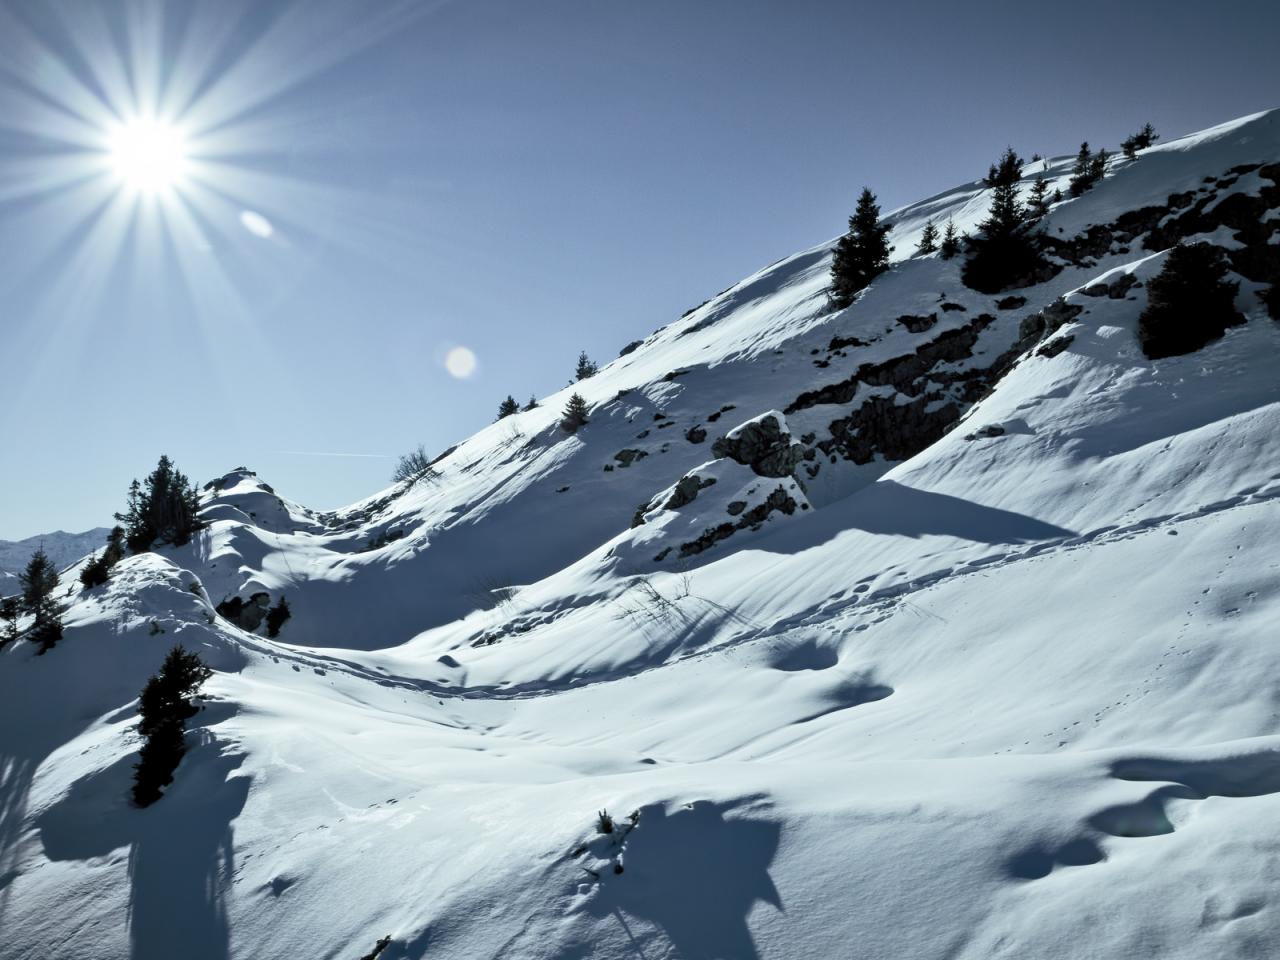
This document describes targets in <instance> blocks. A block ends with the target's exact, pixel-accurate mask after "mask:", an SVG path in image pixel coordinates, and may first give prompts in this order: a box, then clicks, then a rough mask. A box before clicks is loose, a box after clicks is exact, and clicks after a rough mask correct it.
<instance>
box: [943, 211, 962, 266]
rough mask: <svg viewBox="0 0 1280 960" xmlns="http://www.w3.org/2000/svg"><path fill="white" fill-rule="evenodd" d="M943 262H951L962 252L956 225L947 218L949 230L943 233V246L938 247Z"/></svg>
mask: <svg viewBox="0 0 1280 960" xmlns="http://www.w3.org/2000/svg"><path fill="white" fill-rule="evenodd" d="M938 250H939V251H940V252H941V253H942V259H943V260H950V259H951V258H952V257H954V256H955V255H956V254H957V253H959V252H960V238H959V237H958V236H957V235H956V225H955V224H954V223H953V222H952V221H951V218H950V217H948V218H947V229H946V230H944V231H943V232H942V244H941V245H940V246H939V247H938Z"/></svg>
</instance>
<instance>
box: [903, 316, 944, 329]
mask: <svg viewBox="0 0 1280 960" xmlns="http://www.w3.org/2000/svg"><path fill="white" fill-rule="evenodd" d="M937 322H938V315H937V314H936V313H931V314H929V315H928V316H927V317H920V316H913V315H912V314H909V313H904V314H903V315H902V316H900V317H899V318H898V323H900V324H902V325H903V326H904V327H906V328H907V329H908V330H910V331H911V332H912V333H924V332H925V331H926V330H928V329H929V328H930V327H932V326H933V325H934V324H935V323H937Z"/></svg>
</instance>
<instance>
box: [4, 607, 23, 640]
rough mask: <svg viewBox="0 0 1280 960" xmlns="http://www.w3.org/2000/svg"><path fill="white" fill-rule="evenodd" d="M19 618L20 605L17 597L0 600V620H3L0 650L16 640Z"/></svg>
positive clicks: (20, 613)
mask: <svg viewBox="0 0 1280 960" xmlns="http://www.w3.org/2000/svg"><path fill="white" fill-rule="evenodd" d="M20 616H22V604H21V602H20V601H19V599H18V598H17V597H5V598H4V599H3V600H0V619H3V620H4V629H3V630H0V648H3V647H4V645H5V644H7V643H12V642H13V641H14V640H17V639H18V618H19V617H20Z"/></svg>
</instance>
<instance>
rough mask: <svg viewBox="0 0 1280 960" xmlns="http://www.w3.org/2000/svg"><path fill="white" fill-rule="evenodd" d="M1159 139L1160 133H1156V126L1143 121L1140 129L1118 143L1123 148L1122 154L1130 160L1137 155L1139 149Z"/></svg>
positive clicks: (1143, 148) (1145, 147)
mask: <svg viewBox="0 0 1280 960" xmlns="http://www.w3.org/2000/svg"><path fill="white" fill-rule="evenodd" d="M1159 139H1160V134H1158V133H1156V128H1155V127H1153V126H1152V125H1151V124H1149V123H1144V124H1143V125H1142V129H1141V130H1139V131H1138V132H1137V133H1135V134H1134V135H1133V136H1131V137H1126V138H1125V140H1124V142H1123V143H1121V144H1120V147H1121V149H1123V150H1124V155H1125V156H1126V157H1128V158H1129V159H1130V160H1133V159H1135V158H1136V157H1137V155H1138V151H1139V150H1145V149H1147V147H1149V146H1151V145H1152V144H1154V143H1155V142H1156V141H1157V140H1159Z"/></svg>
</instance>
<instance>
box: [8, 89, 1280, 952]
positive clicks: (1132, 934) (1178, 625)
mask: <svg viewBox="0 0 1280 960" xmlns="http://www.w3.org/2000/svg"><path fill="white" fill-rule="evenodd" d="M1070 168H1071V160H1070V158H1056V159H1050V160H1047V161H1043V162H1036V163H1033V164H1030V165H1028V167H1027V169H1026V170H1025V171H1024V177H1025V178H1026V181H1027V184H1029V182H1030V180H1031V179H1032V178H1034V177H1036V176H1040V175H1043V176H1045V177H1046V178H1047V179H1048V180H1049V181H1050V190H1051V191H1052V189H1053V188H1054V187H1060V188H1061V189H1062V190H1063V193H1064V194H1066V193H1067V179H1068V177H1069V176H1070ZM1024 186H1025V185H1024ZM989 199H990V191H989V189H988V188H987V187H985V186H984V185H983V184H982V182H980V181H976V182H973V183H969V184H965V185H963V186H960V187H957V188H956V189H954V190H950V191H947V192H945V193H941V194H939V195H937V196H934V197H931V198H929V199H928V200H925V201H922V202H920V203H917V204H913V205H911V206H908V207H905V208H903V209H901V210H898V211H895V212H894V213H893V214H891V215H890V216H889V217H888V220H889V221H890V222H891V223H892V224H893V232H892V234H891V239H892V241H893V242H894V243H895V244H896V248H897V249H896V253H895V257H896V260H895V262H894V265H893V268H892V269H891V270H890V271H889V272H887V273H885V274H883V275H882V276H880V277H879V278H877V279H876V280H875V282H874V283H873V284H872V285H871V286H870V287H869V288H868V289H867V290H866V291H865V292H864V293H863V294H862V296H861V297H860V298H859V299H858V300H857V301H856V302H855V303H854V304H853V305H852V306H851V307H849V308H847V309H845V310H841V311H837V312H830V311H829V310H828V309H827V308H826V299H825V286H826V283H827V275H828V269H829V266H830V256H829V250H830V248H831V242H830V241H826V242H823V243H821V244H818V245H816V246H814V247H813V248H811V249H809V250H806V251H803V252H801V253H797V254H795V255H794V256H791V257H788V258H786V259H784V260H782V261H779V262H778V263H775V264H773V265H771V266H769V267H766V268H765V269H763V270H761V271H759V272H757V273H755V274H753V275H752V276H750V277H748V278H746V279H745V280H743V281H742V282H740V283H738V284H736V285H734V286H733V287H731V288H729V289H728V290H725V291H724V292H722V293H720V294H718V295H717V296H715V297H713V298H712V299H711V300H709V301H707V302H706V303H704V304H702V305H700V306H699V307H697V308H696V309H694V310H692V311H690V312H689V313H688V314H686V315H685V316H684V317H682V318H680V319H679V320H678V321H676V322H674V323H672V324H670V325H668V326H666V327H663V328H662V329H660V330H658V331H657V332H656V333H654V334H652V335H650V336H649V337H647V338H646V339H645V340H643V341H641V342H640V343H639V344H637V345H633V347H632V348H629V349H628V351H626V352H624V355H623V356H621V357H620V358H618V359H617V360H615V361H614V362H613V363H611V364H609V365H607V366H606V367H604V368H603V369H602V370H600V372H599V373H598V374H596V375H595V376H593V377H591V378H589V379H587V380H584V381H582V382H580V383H578V384H576V385H575V386H574V387H573V388H569V389H566V390H564V391H562V392H561V393H559V394H556V395H553V396H551V397H547V398H545V399H543V400H542V401H541V405H540V406H539V407H537V408H536V409H533V410H530V411H527V412H522V413H519V414H516V415H514V416H511V417H507V418H505V419H502V420H500V421H499V422H497V423H495V424H493V425H491V426H489V427H486V428H485V429H483V430H481V431H480V432H478V433H477V434H475V435H474V436H472V437H470V438H468V439H466V440H465V441H463V442H461V443H459V444H458V445H457V446H456V447H454V448H452V449H451V450H449V451H448V452H446V453H445V454H444V455H442V456H441V457H440V458H439V459H438V460H437V462H436V464H435V466H436V469H437V471H438V476H437V477H436V478H434V479H429V480H425V481H422V482H419V483H417V484H414V485H404V484H401V485H397V486H394V487H391V488H389V489H387V490H385V491H382V492H380V493H378V494H376V495H375V496H373V497H370V498H369V499H367V500H365V501H362V502H360V503H357V504H354V505H352V506H351V507H349V508H346V509H344V510H340V511H337V512H333V513H319V512H316V511H312V510H309V509H307V508H305V507H303V506H301V505H299V504H296V503H293V502H292V501H290V500H288V499H285V498H283V497H282V496H280V495H279V494H277V493H276V492H275V491H274V490H273V489H272V488H271V487H270V485H268V484H267V483H266V482H264V481H263V480H262V479H260V478H258V477H257V476H256V475H255V474H254V473H253V472H252V471H250V470H247V469H244V468H241V469H236V470H233V471H230V472H229V473H227V474H226V475H225V476H223V477H220V478H217V479H215V480H213V481H212V482H210V483H209V484H208V485H207V486H206V488H205V489H204V491H203V493H202V515H203V517H204V519H205V520H206V521H207V522H208V526H207V528H206V529H205V530H203V531H201V532H200V534H199V535H198V536H197V537H196V538H195V539H194V540H193V541H192V542H191V543H190V544H189V545H187V546H184V547H176V548H175V547H166V548H163V549H160V550H158V551H156V552H152V553H144V554H141V555H138V556H133V557H130V558H127V559H126V560H124V561H122V562H121V563H120V564H119V565H118V566H117V567H116V568H115V569H114V570H113V572H112V575H111V579H110V581H109V582H108V583H107V584H106V585H105V586H102V587H98V588H95V589H94V590H90V591H82V590H81V589H80V587H79V584H78V583H77V582H75V580H74V570H73V571H71V572H70V573H69V574H67V575H64V578H63V583H64V585H66V586H65V588H66V589H68V590H69V593H68V596H67V598H66V603H67V605H68V611H67V613H66V615H65V621H66V624H67V630H66V635H65V637H64V638H63V639H62V640H61V641H60V642H59V643H58V644H57V646H56V647H55V648H54V649H52V650H51V651H49V652H48V653H47V654H46V655H44V656H36V655H35V652H34V650H33V649H32V646H31V645H30V644H28V643H25V642H19V643H15V644H10V645H9V646H8V647H7V648H4V649H3V650H0V719H2V722H0V749H2V750H3V753H4V766H3V770H4V779H3V792H2V793H0V917H2V918H3V921H2V922H3V927H4V930H5V934H6V937H5V940H6V946H5V948H4V951H3V952H4V955H5V956H13V957H37V956H39V957H44V956H55V955H56V956H58V957H60V958H70V960H75V958H103V957H126V956H128V957H132V958H135V960H141V958H153V957H155V958H158V957H170V956H182V957H191V958H204V957H208V958H225V957H236V958H275V957H280V958H283V957H293V956H298V955H315V956H319V957H335V958H337V957H350V958H352V960H354V958H357V957H360V956H364V955H369V954H370V952H371V951H374V950H375V949H376V944H378V943H379V941H381V940H382V939H383V938H384V937H386V938H389V940H388V941H387V942H386V943H385V945H384V948H383V949H382V951H381V953H379V954H378V956H380V957H381V958H383V960H388V958H396V957H413V958H418V957H433V958H435V957H446V958H476V957H499V956H501V957H520V958H526V957H528V958H547V960H569V958H579V957H588V956H590V957H600V958H614V957H617V958H622V957H646V958H650V960H653V958H663V957H680V958H686V960H713V958H721V957H723V958H734V960H738V958H770V960H800V958H810V957H826V956H849V955H858V956H866V957H877V958H879V957H885V958H887V957H893V958H910V960H935V958H936V960H943V958H950V960H979V958H982V960H988V958H993V957H1020V958H1021V957H1032V958H1036V960H1058V958H1083V957H1089V958H1121V957H1162V958H1188V960H1190V958H1196V960H1207V958H1227V957H1241V958H1243V957H1265V956H1274V955H1276V954H1277V952H1280V856H1277V854H1280V840H1277V839H1276V836H1275V829H1274V824H1275V823H1276V822H1278V821H1280V694H1278V693H1277V686H1276V680H1275V678H1276V677H1277V676H1278V675H1280V672H1278V671H1280V644H1277V643H1276V639H1277V635H1278V634H1280V557H1277V555H1276V552H1275V550H1274V544H1275V543H1276V542H1277V538H1278V537H1280V378H1278V377H1277V376H1276V360H1277V357H1278V356H1280V323H1277V322H1275V319H1273V318H1272V317H1270V316H1269V315H1268V312H1267V309H1266V308H1265V307H1264V305H1263V301H1262V300H1261V299H1260V297H1259V294H1260V293H1262V292H1264V291H1266V290H1267V289H1268V287H1269V285H1270V284H1273V283H1277V282H1280V111H1274V112H1268V113H1264V114H1258V115H1255V116H1251V117H1246V118H1243V119H1241V120H1237V121H1233V122H1231V123H1227V124H1223V125H1221V126H1219V127H1215V128H1213V129H1210V130H1207V131H1204V132H1202V133H1199V134H1195V135H1193V136H1189V137H1184V138H1182V139H1179V140H1174V141H1171V142H1168V143H1164V144H1161V145H1158V146H1155V147H1152V148H1149V149H1146V150H1143V151H1141V152H1139V154H1138V155H1137V157H1136V159H1134V160H1125V159H1117V160H1113V161H1111V163H1110V165H1109V167H1108V170H1107V174H1106V177H1105V178H1104V179H1103V180H1102V182H1100V183H1099V184H1097V185H1096V186H1095V187H1094V188H1093V189H1091V190H1090V191H1088V192H1087V193H1085V194H1084V195H1083V196H1081V197H1079V198H1076V199H1068V200H1064V201H1062V202H1059V203H1055V204H1054V205H1053V206H1052V208H1051V209H1050V212H1049V213H1048V214H1047V216H1046V217H1045V218H1044V220H1043V221H1042V227H1043V229H1044V230H1045V231H1046V233H1047V236H1048V237H1049V238H1050V239H1049V241H1048V242H1049V244H1050V249H1051V254H1052V255H1051V258H1050V262H1051V265H1052V270H1051V271H1049V272H1051V274H1052V275H1051V276H1047V277H1042V278H1036V279H1037V280H1039V281H1040V282H1037V283H1035V284H1034V285H1032V286H1027V287H1023V288H1021V289H1016V290H1010V291H1004V292H1002V293H1000V294H996V295H987V294H980V293H978V292H976V291H974V290H971V289H968V288H966V287H965V286H964V284H963V283H962V282H961V277H960V271H961V264H962V258H960V257H957V258H955V259H952V260H944V259H941V258H940V257H939V256H937V255H936V254H934V255H928V256H915V257H913V256H911V253H912V251H913V250H914V248H915V246H916V243H917V241H918V238H919V236H920V233H921V231H922V229H923V227H924V225H925V223H926V221H927V220H929V219H932V220H933V221H934V222H935V223H939V222H943V221H945V220H946V219H948V218H951V219H953V221H954V223H955V224H956V226H957V227H958V228H960V229H961V230H964V231H974V230H975V229H976V227H977V224H978V223H979V222H980V221H981V220H982V219H983V218H984V216H985V213H986V208H987V206H988V202H989ZM1193 238H1194V239H1207V240H1208V241H1210V242H1211V243H1213V244H1215V245H1217V246H1219V247H1221V248H1223V249H1224V250H1225V251H1226V256H1227V257H1228V258H1229V259H1230V262H1231V265H1232V269H1233V271H1234V276H1233V279H1235V280H1237V281H1238V282H1239V285H1240V286H1239V293H1238V296H1237V300H1236V305H1237V308H1238V309H1239V310H1240V311H1241V313H1242V314H1243V316H1244V318H1245V320H1246V321H1247V322H1245V323H1243V324H1241V325H1239V326H1236V327H1233V328H1231V329H1229V330H1228V331H1227V332H1226V334H1225V335H1224V336H1223V337H1222V338H1221V339H1219V340H1217V341H1215V342H1213V343H1210V344H1209V345H1207V346H1206V347H1204V348H1203V349H1201V350H1198V351H1196V352H1194V353H1191V354H1188V355H1185V356H1179V357H1172V358H1168V359H1163V360H1156V361H1149V360H1147V359H1145V358H1144V356H1143V353H1142V351H1141V350H1140V348H1139V345H1138V342H1137V339H1136V336H1135V330H1136V325H1137V318H1138V315H1139V313H1140V312H1141V311H1142V309H1143V307H1144V306H1145V304H1146V287H1147V283H1148V281H1149V280H1150V279H1151V278H1152V277H1153V276H1154V275H1155V274H1157V273H1158V272H1159V271H1160V269H1161V266H1162V264H1163V262H1164V259H1165V257H1166V256H1167V250H1168V249H1169V247H1171V246H1172V245H1174V244H1175V243H1177V242H1178V241H1179V240H1186V239H1193ZM574 390H577V391H578V392H580V393H581V394H582V396H583V397H584V398H585V399H586V401H587V407H588V418H589V422H588V423H587V424H586V425H585V426H583V427H582V428H580V429H579V430H578V431H577V432H575V433H572V434H570V433H567V432H565V431H564V430H563V429H561V427H560V424H559V420H560V416H561V411H562V409H563V408H564V406H565V404H566V402H567V400H568V397H569V394H570V393H571V392H573V391H574ZM60 589H63V588H60ZM282 596H283V597H285V598H287V600H288V602H289V605H290V608H291V610H292V617H291V619H289V620H288V621H287V622H286V623H285V624H284V627H283V629H282V630H281V632H280V635H279V637H277V638H276V639H269V638H267V637H266V636H265V635H264V634H265V632H266V630H265V626H264V625H262V624H261V611H262V610H263V609H264V608H265V606H266V604H267V603H270V602H274V601H276V600H278V599H279V598H280V597H282ZM237 599H238V600H239V601H241V602H240V603H238V604H237V603H234V602H233V603H231V604H230V605H228V601H235V600H237ZM219 609H221V611H222V613H221V614H220V613H219V612H218V611H219ZM246 611H247V613H246ZM233 620H234V621H235V622H233ZM174 643H181V644H183V645H185V646H186V647H187V648H188V649H191V650H196V651H198V652H199V653H200V655H201V656H202V657H203V658H204V659H205V660H206V661H207V662H208V663H209V664H210V665H211V666H212V667H214V669H215V671H216V673H215V675H214V678H213V679H212V680H211V681H210V682H209V684H208V685H207V687H206V693H207V694H208V696H207V699H206V700H205V706H204V709H203V710H202V711H201V713H200V714H199V715H198V717H197V718H196V719H195V720H194V721H193V722H192V724H191V727H192V732H190V733H189V734H188V743H189V747H190V750H189V752H188V754H187V755H186V757H185V758H184V759H183V761H182V764H181V766H180V767H179V768H178V771H177V774H176V779H175V782H174V784H173V785H172V787H171V788H169V790H168V791H167V793H166V795H165V796H164V797H163V799H162V800H160V801H159V802H158V803H156V804H155V805H154V806H152V807H149V808H146V809H136V808H134V807H132V806H131V805H130V803H129V800H128V790H129V784H130V778H131V773H132V766H133V764H134V762H135V761H136V759H137V747H138V742H139V741H138V737H137V734H136V733H135V732H134V730H133V726H134V724H135V723H136V721H137V712H136V709H137V704H136V702H135V698H136V696H137V693H138V691H139V689H140V688H141V687H142V685H143V683H144V682H145V681H146V678H147V677H148V676H149V675H151V674H152V673H154V672H155V671H156V669H157V667H158V665H159V663H160V661H161V660H162V659H163V657H164V655H165V653H166V652H167V651H168V650H169V649H170V648H171V647H172V646H173V644H174ZM601 810H607V811H608V812H609V813H610V814H611V816H612V817H613V818H614V822H613V826H612V830H611V831H610V832H607V833H605V832H599V828H598V821H597V813H598V811H601Z"/></svg>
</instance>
